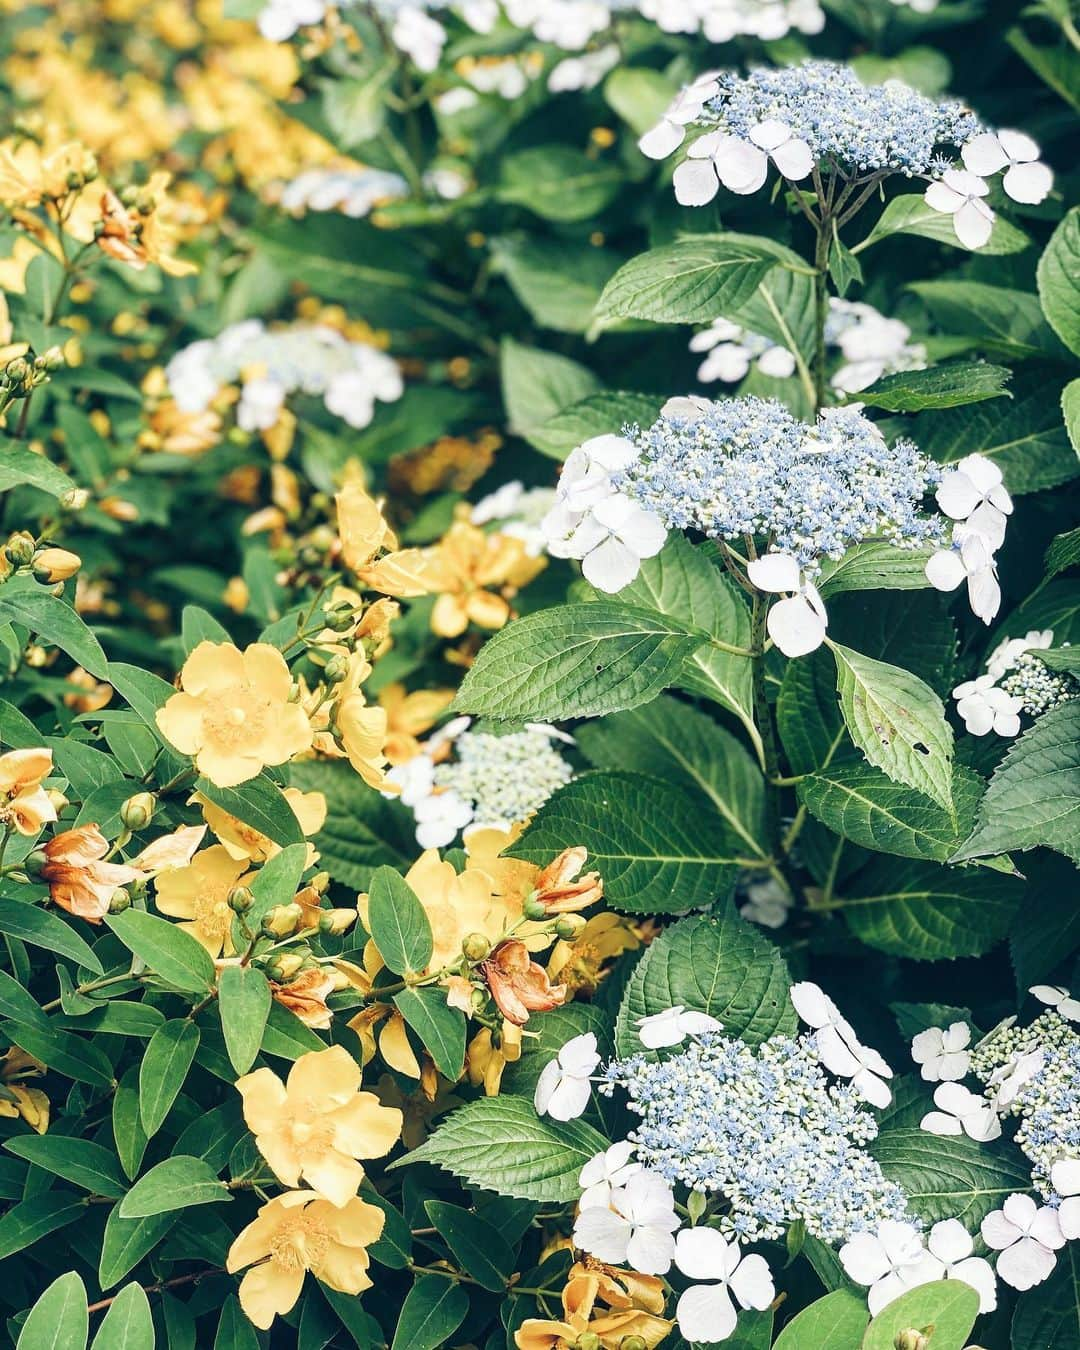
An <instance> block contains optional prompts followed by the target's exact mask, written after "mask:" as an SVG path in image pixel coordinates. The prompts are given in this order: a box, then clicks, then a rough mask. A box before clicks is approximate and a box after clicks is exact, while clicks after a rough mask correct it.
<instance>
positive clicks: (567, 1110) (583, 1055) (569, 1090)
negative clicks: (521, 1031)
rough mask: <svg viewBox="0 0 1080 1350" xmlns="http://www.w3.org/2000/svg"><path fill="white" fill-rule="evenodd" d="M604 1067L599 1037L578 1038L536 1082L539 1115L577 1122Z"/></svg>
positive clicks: (586, 1034) (574, 1038) (545, 1069)
mask: <svg viewBox="0 0 1080 1350" xmlns="http://www.w3.org/2000/svg"><path fill="white" fill-rule="evenodd" d="M599 1064H600V1054H599V1051H598V1050H597V1047H596V1035H595V1033H594V1032H591V1031H587V1032H585V1034H584V1035H582V1036H574V1037H573V1038H572V1039H571V1040H569V1041H567V1042H566V1044H565V1045H564V1046H563V1047H562V1049H561V1050H560V1051H559V1053H558V1055H557V1056H556V1057H555V1058H554V1059H553V1060H550V1061H549V1062H548V1063H547V1064H545V1065H544V1067H543V1069H542V1070H541V1072H540V1077H539V1078H538V1079H537V1081H536V1090H535V1092H534V1094H533V1105H534V1106H535V1108H536V1113H537V1115H540V1116H545V1115H547V1116H551V1118H552V1119H553V1120H576V1119H577V1117H578V1116H580V1115H583V1114H584V1112H585V1110H586V1108H587V1107H588V1105H589V1099H590V1097H591V1096H592V1083H591V1079H592V1075H593V1074H594V1073H595V1072H596V1070H597V1068H598V1067H599Z"/></svg>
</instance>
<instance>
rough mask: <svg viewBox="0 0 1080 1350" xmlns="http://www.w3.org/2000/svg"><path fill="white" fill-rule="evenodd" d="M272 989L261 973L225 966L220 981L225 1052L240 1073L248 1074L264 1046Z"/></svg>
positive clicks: (220, 1005)
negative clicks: (260, 1048) (263, 1040)
mask: <svg viewBox="0 0 1080 1350" xmlns="http://www.w3.org/2000/svg"><path fill="white" fill-rule="evenodd" d="M270 1002H271V999H270V986H269V985H268V984H267V982H266V976H265V975H264V974H263V973H262V971H261V970H255V969H253V968H252V967H251V966H226V967H225V969H224V970H223V971H222V972H221V975H220V976H219V978H218V1008H219V1010H220V1012H221V1030H222V1032H223V1033H224V1035H225V1048H226V1050H228V1052H229V1059H230V1060H231V1062H232V1066H233V1068H234V1069H235V1070H236V1072H237V1073H241V1074H243V1073H247V1071H248V1070H249V1069H250V1068H251V1066H252V1064H254V1063H255V1056H256V1055H257V1054H258V1053H259V1047H260V1046H261V1045H262V1039H263V1032H264V1031H265V1030H266V1019H267V1017H268V1016H269V1013H270Z"/></svg>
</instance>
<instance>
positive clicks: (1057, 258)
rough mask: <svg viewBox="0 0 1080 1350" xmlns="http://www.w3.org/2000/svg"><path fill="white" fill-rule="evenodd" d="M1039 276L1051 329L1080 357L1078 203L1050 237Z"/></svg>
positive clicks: (1040, 265)
mask: <svg viewBox="0 0 1080 1350" xmlns="http://www.w3.org/2000/svg"><path fill="white" fill-rule="evenodd" d="M1036 279H1037V281H1038V286H1039V299H1040V301H1041V302H1042V307H1043V313H1044V314H1045V315H1046V317H1047V319H1048V321H1049V323H1050V326H1051V328H1053V330H1054V332H1055V333H1057V335H1058V337H1059V338H1061V340H1062V342H1064V343H1065V345H1066V347H1068V348H1069V350H1070V351H1072V352H1073V353H1074V354H1075V355H1076V356H1080V207H1077V206H1074V207H1073V209H1072V210H1071V211H1070V212H1069V213H1068V215H1067V216H1066V217H1065V219H1064V220H1063V221H1062V222H1061V224H1060V225H1059V226H1058V227H1057V229H1056V230H1055V231H1054V233H1053V234H1052V235H1051V236H1050V242H1049V243H1048V244H1047V246H1046V250H1045V252H1044V253H1043V255H1042V257H1041V258H1040V259H1039V266H1038V270H1037V272H1036Z"/></svg>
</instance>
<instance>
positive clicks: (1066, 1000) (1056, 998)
mask: <svg viewBox="0 0 1080 1350" xmlns="http://www.w3.org/2000/svg"><path fill="white" fill-rule="evenodd" d="M1028 993H1029V994H1030V995H1031V996H1032V998H1037V999H1038V1000H1039V1002H1040V1003H1045V1004H1046V1006H1047V1007H1048V1008H1053V1010H1054V1011H1055V1012H1056V1013H1057V1014H1058V1016H1059V1017H1064V1018H1067V1019H1068V1020H1069V1021H1070V1022H1080V999H1077V998H1073V996H1072V994H1070V993H1069V991H1068V989H1066V988H1065V986H1064V985H1061V984H1033V985H1032V986H1031V988H1030V989H1029V990H1028Z"/></svg>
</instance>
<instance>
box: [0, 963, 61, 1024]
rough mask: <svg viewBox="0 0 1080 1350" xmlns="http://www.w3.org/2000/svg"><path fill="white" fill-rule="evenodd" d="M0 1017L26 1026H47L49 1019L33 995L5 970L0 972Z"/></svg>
mask: <svg viewBox="0 0 1080 1350" xmlns="http://www.w3.org/2000/svg"><path fill="white" fill-rule="evenodd" d="M0 1017H10V1018H11V1019H12V1021H15V1022H25V1023H26V1024H27V1025H28V1026H37V1027H46V1028H47V1027H48V1026H49V1019H48V1017H47V1015H46V1014H45V1013H43V1012H42V1011H41V1008H40V1006H39V1005H38V1002H37V1000H36V999H35V998H34V996H33V994H31V993H29V991H28V990H26V989H24V988H23V987H22V985H21V984H20V983H19V981H18V980H16V979H13V978H12V977H11V976H10V975H9V974H8V973H7V971H6V970H0Z"/></svg>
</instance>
